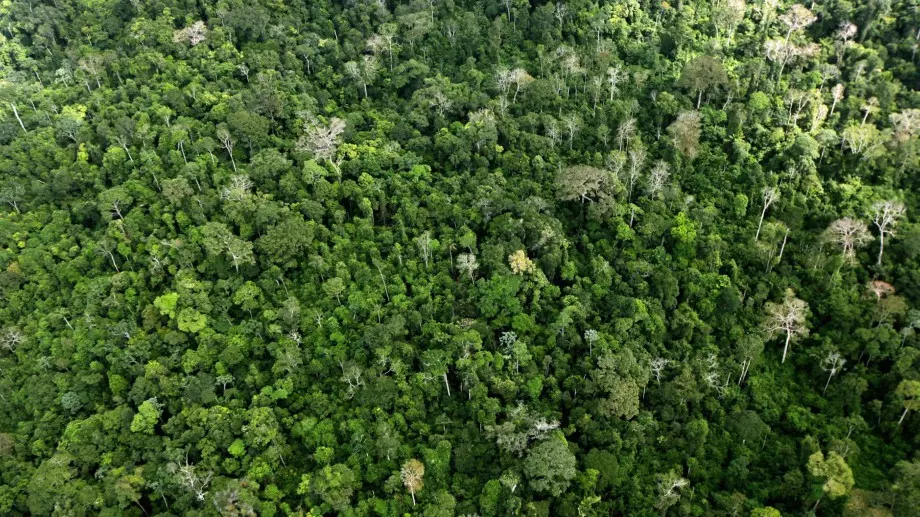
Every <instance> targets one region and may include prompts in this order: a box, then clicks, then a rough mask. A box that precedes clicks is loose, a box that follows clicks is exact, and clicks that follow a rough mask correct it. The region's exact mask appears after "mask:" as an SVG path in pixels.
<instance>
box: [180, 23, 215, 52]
mask: <svg viewBox="0 0 920 517" xmlns="http://www.w3.org/2000/svg"><path fill="white" fill-rule="evenodd" d="M206 39H208V27H207V25H205V23H204V22H203V21H201V20H198V21H197V22H195V23H193V24H191V25H189V26H188V27H185V28H183V29H178V30H176V31H175V32H173V42H175V43H188V44H189V45H191V46H193V47H194V46H195V45H197V44H199V43H201V42H202V41H204V40H206Z"/></svg>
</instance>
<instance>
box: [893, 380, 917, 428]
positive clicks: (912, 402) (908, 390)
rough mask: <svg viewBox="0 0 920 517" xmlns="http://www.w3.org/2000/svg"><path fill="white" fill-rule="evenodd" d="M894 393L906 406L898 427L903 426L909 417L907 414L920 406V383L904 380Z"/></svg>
mask: <svg viewBox="0 0 920 517" xmlns="http://www.w3.org/2000/svg"><path fill="white" fill-rule="evenodd" d="M894 393H895V395H897V396H899V397H901V399H902V400H903V404H904V412H903V413H901V418H899V419H898V425H901V424H902V423H903V422H904V419H905V418H906V417H907V412H908V411H910V410H912V409H916V408H917V407H918V406H920V381H913V380H903V381H901V382H900V384H898V387H897V388H896V389H895V390H894Z"/></svg>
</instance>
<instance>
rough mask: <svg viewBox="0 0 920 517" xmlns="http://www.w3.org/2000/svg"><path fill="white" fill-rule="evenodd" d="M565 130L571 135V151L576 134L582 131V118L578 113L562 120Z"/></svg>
mask: <svg viewBox="0 0 920 517" xmlns="http://www.w3.org/2000/svg"><path fill="white" fill-rule="evenodd" d="M562 123H563V124H565V129H566V131H567V132H568V133H569V149H570V150H571V149H572V142H573V141H574V140H575V133H577V132H578V130H579V129H581V117H579V116H578V114H577V113H570V114H569V115H566V117H565V118H563V119H562Z"/></svg>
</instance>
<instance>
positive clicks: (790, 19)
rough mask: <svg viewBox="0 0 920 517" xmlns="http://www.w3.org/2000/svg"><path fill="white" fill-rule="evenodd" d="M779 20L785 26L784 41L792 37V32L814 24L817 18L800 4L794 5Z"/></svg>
mask: <svg viewBox="0 0 920 517" xmlns="http://www.w3.org/2000/svg"><path fill="white" fill-rule="evenodd" d="M779 20H780V21H781V22H783V24H784V25H785V26H786V28H787V30H786V41H789V37H790V36H792V33H793V31H800V30H802V29H804V28H806V27H808V26H809V25H811V24H813V23H815V22H816V21H817V20H818V17H817V16H815V14H814V13H813V12H811V11H809V10H808V8H807V7H805V6H804V5H802V4H794V5H792V7H790V8H789V11H787V12H785V13H783V14H781V15H780V17H779Z"/></svg>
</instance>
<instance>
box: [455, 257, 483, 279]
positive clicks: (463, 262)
mask: <svg viewBox="0 0 920 517" xmlns="http://www.w3.org/2000/svg"><path fill="white" fill-rule="evenodd" d="M457 269H459V270H460V271H462V272H463V273H465V274H466V275H467V276H469V277H470V280H471V281H472V280H473V275H475V274H476V270H477V269H479V263H478V262H477V261H476V255H474V254H472V253H461V254H460V255H458V256H457Z"/></svg>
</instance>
